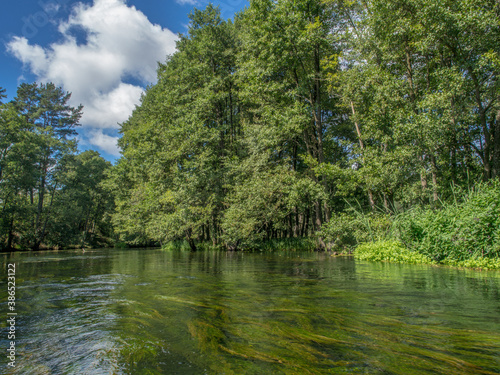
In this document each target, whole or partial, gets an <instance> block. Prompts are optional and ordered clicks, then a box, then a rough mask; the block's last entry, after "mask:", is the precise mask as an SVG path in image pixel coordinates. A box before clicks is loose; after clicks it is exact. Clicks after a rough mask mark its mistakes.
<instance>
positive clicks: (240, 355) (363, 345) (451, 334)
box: [0, 249, 500, 375]
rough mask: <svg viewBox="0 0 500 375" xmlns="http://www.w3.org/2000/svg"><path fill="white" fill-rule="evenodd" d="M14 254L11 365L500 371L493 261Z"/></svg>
mask: <svg viewBox="0 0 500 375" xmlns="http://www.w3.org/2000/svg"><path fill="white" fill-rule="evenodd" d="M12 261H15V262H16V264H17V269H18V271H17V285H18V290H17V302H18V305H17V311H18V313H19V319H18V322H17V326H18V339H17V340H16V343H17V348H18V351H17V364H18V366H17V367H16V369H14V370H12V371H9V370H8V369H7V368H6V366H5V361H6V358H2V359H0V361H3V362H1V365H2V368H1V370H0V371H1V373H2V374H10V373H12V374H110V373H111V374H259V375H260V374H381V373H382V374H410V373H411V374H495V373H499V372H500V362H499V359H498V358H500V319H499V317H500V295H499V290H500V277H499V276H498V273H494V272H489V273H488V272H486V273H484V272H483V273H478V272H474V271H463V270H456V269H449V268H439V267H427V266H405V265H393V264H384V263H368V262H355V261H354V260H352V259H350V258H332V257H329V256H327V255H325V254H316V253H300V252H279V253H256V254H244V253H231V252H229V253H224V252H199V253H189V252H166V251H161V250H151V249H150V250H146V249H142V250H96V251H90V252H86V253H85V254H82V253H78V252H41V253H35V254H14V255H7V254H5V255H2V263H3V264H2V266H3V267H2V274H1V276H2V280H4V281H5V280H6V277H7V276H6V275H7V272H6V269H7V262H12ZM4 285H5V284H4ZM0 297H1V301H2V308H3V311H6V305H7V304H6V301H7V294H6V288H3V290H1V291H0ZM2 327H3V328H4V330H3V332H5V328H6V322H2ZM0 345H1V346H2V347H3V348H6V347H7V340H6V334H2V337H1V339H0Z"/></svg>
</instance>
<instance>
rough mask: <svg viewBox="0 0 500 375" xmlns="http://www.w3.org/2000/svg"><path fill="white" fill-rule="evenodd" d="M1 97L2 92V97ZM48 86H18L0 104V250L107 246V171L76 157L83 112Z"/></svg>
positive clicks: (90, 154) (100, 162)
mask: <svg viewBox="0 0 500 375" xmlns="http://www.w3.org/2000/svg"><path fill="white" fill-rule="evenodd" d="M1 93H2V91H1V90H0V96H1ZM70 96H71V95H70V94H69V93H66V92H64V91H63V90H62V89H61V88H59V87H56V86H55V85H54V84H52V83H47V84H40V85H38V84H36V83H33V84H21V85H20V86H19V88H18V91H17V96H16V98H15V99H14V100H13V101H12V102H11V103H7V104H0V212H1V216H0V249H7V250H12V249H28V248H31V249H34V250H38V249H39V248H40V247H41V246H44V247H68V246H85V245H89V244H90V245H93V246H105V245H109V243H110V240H111V238H110V237H111V235H112V228H111V226H110V224H109V217H108V216H109V215H110V213H111V212H112V211H113V205H112V204H111V198H110V194H109V192H105V191H104V189H103V186H102V181H103V180H104V179H105V177H106V176H105V170H106V169H109V167H110V166H111V164H110V163H109V162H106V161H105V160H104V159H103V158H101V157H100V156H99V154H98V153H97V152H95V151H86V152H84V153H82V154H79V155H75V151H76V140H75V139H74V136H75V135H76V131H75V127H76V126H78V125H80V124H79V119H80V116H81V115H82V107H81V106H80V107H77V108H74V107H71V106H69V105H68V101H69V99H70Z"/></svg>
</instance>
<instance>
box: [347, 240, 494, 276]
mask: <svg viewBox="0 0 500 375" xmlns="http://www.w3.org/2000/svg"><path fill="white" fill-rule="evenodd" d="M354 257H355V258H356V259H359V260H370V261H382V262H392V263H405V264H437V265H439V264H440V265H446V266H451V267H459V268H472V269H481V270H498V269H500V258H481V257H476V258H469V259H464V260H460V259H454V258H445V259H443V260H441V261H436V260H435V259H432V258H431V257H429V256H427V255H425V254H422V253H419V252H417V251H411V250H409V249H407V248H406V247H404V245H403V244H401V243H400V242H398V241H395V240H387V241H376V242H370V243H364V244H362V245H360V246H358V247H357V248H356V249H355V251H354Z"/></svg>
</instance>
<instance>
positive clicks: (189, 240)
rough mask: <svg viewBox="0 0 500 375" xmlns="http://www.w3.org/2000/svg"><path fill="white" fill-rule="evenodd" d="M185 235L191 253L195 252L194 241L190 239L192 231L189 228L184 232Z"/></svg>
mask: <svg viewBox="0 0 500 375" xmlns="http://www.w3.org/2000/svg"><path fill="white" fill-rule="evenodd" d="M185 234H186V240H187V242H188V244H189V247H190V248H191V251H196V244H195V242H194V239H193V237H192V234H193V230H192V229H191V228H189V229H187V230H186V231H185Z"/></svg>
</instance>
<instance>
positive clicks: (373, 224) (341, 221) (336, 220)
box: [319, 209, 392, 251]
mask: <svg viewBox="0 0 500 375" xmlns="http://www.w3.org/2000/svg"><path fill="white" fill-rule="evenodd" d="M391 229H392V220H391V218H390V216H389V215H387V214H384V213H374V212H369V213H366V214H365V213H363V212H361V211H357V210H354V209H351V210H349V212H340V213H336V214H335V215H334V216H333V217H332V218H331V219H330V221H329V222H328V223H326V224H325V225H323V227H322V228H321V231H320V232H319V234H320V235H321V236H322V237H323V238H324V239H325V241H326V242H327V243H328V247H329V248H331V249H333V250H337V251H338V250H340V251H350V250H352V249H353V248H355V247H356V245H358V244H362V243H365V242H374V241H379V240H384V239H386V238H388V237H389V235H390V232H391Z"/></svg>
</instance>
